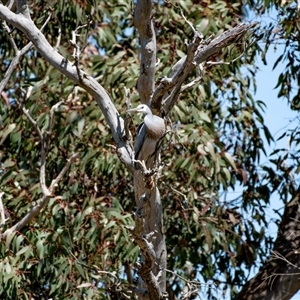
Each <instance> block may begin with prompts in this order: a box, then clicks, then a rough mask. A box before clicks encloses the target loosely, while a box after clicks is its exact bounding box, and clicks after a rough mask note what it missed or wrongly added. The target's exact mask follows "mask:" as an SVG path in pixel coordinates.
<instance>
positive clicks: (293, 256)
mask: <svg viewBox="0 0 300 300" xmlns="http://www.w3.org/2000/svg"><path fill="white" fill-rule="evenodd" d="M299 247H300V211H299V196H298V195H296V197H295V198H294V199H293V200H292V201H291V202H290V203H289V204H287V205H286V207H285V211H284V215H283V218H282V222H281V224H280V227H279V233H278V237H277V240H276V242H275V246H274V251H273V252H272V253H271V255H270V258H269V260H268V261H267V262H266V263H265V264H264V266H263V268H262V269H261V270H260V272H259V273H258V274H257V275H256V276H255V277H254V278H253V279H251V280H250V281H248V282H247V283H246V285H245V286H244V288H243V289H242V290H241V292H240V293H239V294H238V295H237V296H236V297H235V298H234V300H288V299H291V298H292V297H293V296H294V295H295V294H296V293H297V291H298V290H299V289H300V279H299V278H300V255H299V254H300V249H299Z"/></svg>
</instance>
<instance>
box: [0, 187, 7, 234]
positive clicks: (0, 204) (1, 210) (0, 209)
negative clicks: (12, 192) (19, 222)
mask: <svg viewBox="0 0 300 300" xmlns="http://www.w3.org/2000/svg"><path fill="white" fill-rule="evenodd" d="M3 195H4V193H3V192H1V193H0V216H1V222H0V233H2V231H3V227H4V225H5V223H6V220H7V219H6V218H5V210H4V206H3V202H2V197H3Z"/></svg>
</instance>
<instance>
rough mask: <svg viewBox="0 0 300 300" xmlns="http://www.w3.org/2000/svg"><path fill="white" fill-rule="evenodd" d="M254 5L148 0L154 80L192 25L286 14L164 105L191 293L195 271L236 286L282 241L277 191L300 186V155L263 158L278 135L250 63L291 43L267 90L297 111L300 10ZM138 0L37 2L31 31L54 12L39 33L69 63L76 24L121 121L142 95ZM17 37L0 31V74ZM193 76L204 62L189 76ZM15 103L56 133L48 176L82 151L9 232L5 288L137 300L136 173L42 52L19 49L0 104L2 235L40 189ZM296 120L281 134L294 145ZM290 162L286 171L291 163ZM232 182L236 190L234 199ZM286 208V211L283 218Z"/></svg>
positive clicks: (170, 177) (181, 257) (35, 146)
mask: <svg viewBox="0 0 300 300" xmlns="http://www.w3.org/2000/svg"><path fill="white" fill-rule="evenodd" d="M246 2H247V3H241V2H239V1H223V0H216V1H215V0H213V1H195V0H194V1H190V0H189V1H177V2H175V1H174V2H171V1H155V2H154V3H153V20H154V25H155V30H156V35H157V47H158V51H157V57H158V62H157V72H156V74H157V78H156V79H157V82H158V81H159V80H160V78H161V77H162V76H165V75H168V74H169V73H170V71H171V68H172V66H173V65H174V64H175V63H176V61H178V60H179V59H180V58H181V57H182V56H183V55H184V54H185V53H186V41H189V40H191V39H192V38H193V30H192V28H191V26H189V25H188V23H187V21H186V20H188V21H189V22H191V23H192V24H193V26H194V27H195V28H196V30H198V31H199V32H201V33H202V34H203V35H204V37H205V38H208V37H210V36H212V37H213V36H217V35H220V34H221V33H223V32H224V31H225V30H227V29H230V28H232V27H234V26H236V25H237V24H238V23H239V22H241V21H245V20H247V15H248V14H249V13H250V12H251V13H252V14H253V13H256V14H259V15H261V14H263V13H264V10H268V9H271V8H275V9H276V11H277V12H278V20H277V22H274V23H272V24H267V25H266V28H263V25H258V26H257V27H256V29H254V30H253V32H252V33H251V34H249V36H247V38H246V39H244V40H241V41H239V43H238V45H237V46H236V45H235V46H232V47H231V46H230V47H228V48H227V49H225V50H224V51H222V52H221V53H218V54H217V55H215V56H214V57H212V58H210V61H209V64H208V65H206V67H205V70H204V72H205V73H204V76H203V78H202V80H201V81H200V82H199V83H197V84H195V85H194V86H192V87H191V88H187V89H186V90H184V91H183V92H182V93H181V95H180V99H179V101H178V102H177V103H176V105H175V107H174V109H173V110H172V112H171V114H170V116H169V120H168V134H167V136H166V138H165V140H164V143H163V145H162V152H161V156H162V163H163V165H164V169H163V176H162V178H161V179H160V181H159V188H160V192H161V197H162V201H163V209H164V229H165V237H166V244H167V252H168V267H167V268H168V271H167V289H168V293H169V299H175V297H178V296H180V295H181V294H182V291H184V287H185V286H186V285H187V282H186V281H184V280H182V278H185V279H186V280H190V281H199V282H200V283H201V285H199V286H197V290H198V291H199V293H200V294H201V293H202V294H201V295H202V296H203V293H204V294H205V298H207V299H221V298H222V297H223V295H227V296H228V295H229V294H230V295H231V296H233V295H235V294H237V293H238V291H240V288H241V286H242V285H243V284H244V283H245V282H246V281H247V280H248V279H249V276H250V275H251V274H252V273H251V272H253V271H254V270H257V268H255V267H258V266H260V265H261V264H263V263H264V262H265V261H266V259H267V258H268V256H269V253H270V250H271V249H272V248H273V243H274V241H273V239H272V237H270V236H269V235H268V233H267V228H268V226H269V222H270V220H269V219H268V218H267V215H266V214H265V209H266V208H268V207H269V206H270V204H271V203H270V200H271V196H272V195H273V194H274V193H276V194H278V195H279V197H280V199H281V200H282V201H283V203H284V204H286V203H287V202H288V201H289V200H290V199H291V198H292V197H294V196H295V194H296V193H297V191H298V183H297V182H295V181H292V179H291V177H290V175H291V173H296V174H297V173H298V172H299V166H298V165H299V163H298V161H299V155H298V153H297V152H289V153H287V152H283V151H281V149H276V150H275V151H274V153H273V155H272V156H271V163H273V164H270V166H268V167H266V166H261V165H260V157H261V155H262V154H266V150H265V147H266V143H268V144H271V143H272V142H273V137H272V135H271V134H270V132H269V130H268V128H267V127H266V125H265V122H264V117H263V116H264V114H265V112H267V110H266V106H265V104H264V101H263V100H264V99H262V100H258V99H256V97H255V91H256V82H255V74H256V72H257V70H258V65H259V64H261V61H262V60H261V58H263V59H265V57H266V53H267V51H268V50H269V49H270V47H272V45H273V44H274V42H276V41H277V40H279V39H280V40H281V41H283V42H284V43H286V48H285V52H284V53H281V54H278V61H277V62H276V64H275V66H274V67H276V65H277V64H278V63H279V62H280V61H284V62H285V63H286V71H285V72H284V73H282V74H281V75H280V77H279V78H278V82H277V83H276V82H274V87H275V86H276V87H277V88H278V90H279V96H280V97H281V96H282V97H286V98H287V99H288V103H289V104H291V107H292V108H293V109H299V103H298V102H299V101H298V100H299V99H298V98H299V89H298V88H297V90H296V92H295V93H294V90H293V87H294V86H295V84H296V85H299V76H298V75H299V71H298V69H299V59H298V56H299V55H298V54H299V53H298V51H299V27H298V25H297V24H296V22H297V18H298V17H297V16H299V13H298V12H297V10H296V8H295V7H294V4H293V3H292V2H291V1H290V2H291V3H290V2H289V1H287V2H286V4H285V5H284V6H280V3H277V1H246ZM134 4H135V3H134V2H133V3H132V2H131V1H129V0H122V1H120V0H119V1H84V0H83V1H80V0H78V1H76V2H75V1H56V0H53V1H30V2H29V5H30V10H31V18H32V19H33V21H34V22H35V24H36V25H37V26H38V27H42V25H43V24H44V23H45V22H46V19H47V17H48V14H50V15H51V19H50V21H49V22H48V23H47V24H46V26H45V28H44V29H43V33H44V35H45V37H46V38H47V40H48V41H49V42H50V43H51V45H53V46H54V47H56V49H57V50H58V52H59V53H60V54H62V55H63V56H64V57H65V59H67V60H69V61H74V57H73V53H74V52H73V51H74V47H73V46H72V44H71V43H70V40H72V38H73V36H72V32H73V34H74V31H75V30H76V29H77V30H76V38H77V43H78V45H80V47H81V49H82V50H83V51H82V52H81V55H80V59H79V64H80V67H82V68H83V69H84V71H85V72H86V73H87V74H89V75H92V76H93V77H94V78H96V80H97V81H98V82H99V83H101V85H102V86H103V87H104V88H105V89H106V90H107V92H108V93H109V95H110V96H111V98H112V99H113V101H114V104H115V105H116V107H117V109H118V110H119V111H120V112H121V114H123V115H124V116H125V110H126V104H125V98H126V96H125V88H127V89H129V90H130V100H131V104H132V106H136V105H137V104H138V103H139V97H138V93H137V92H136V89H135V87H136V84H137V78H138V76H139V72H140V64H139V37H138V32H137V30H136V29H135V27H134V26H133V22H132V9H133V6H134ZM245 4H247V5H245ZM257 7H259V9H258V8H257ZM184 18H185V19H186V20H185V19H184ZM83 25H84V26H83ZM276 28H277V29H278V30H277V32H276V33H274V30H275V29H276ZM11 29H12V28H11ZM9 34H10V35H11V36H12V37H13V38H14V39H15V41H16V42H17V46H18V47H19V48H20V49H21V48H22V47H24V46H25V45H26V44H27V43H28V40H27V38H26V36H25V35H24V34H22V33H21V32H20V31H18V30H14V31H12V32H10V33H7V32H6V31H5V27H4V26H2V27H0V37H1V41H2V42H1V46H0V60H1V66H2V67H1V69H2V72H1V73H0V80H1V81H2V80H3V79H4V74H5V72H6V71H7V69H8V67H9V65H10V63H11V61H12V59H13V58H14V56H15V53H14V50H13V48H12V47H11V44H10V42H9V38H8V35H9ZM262 45H263V46H262ZM198 72H200V71H199V70H198V69H197V68H196V69H195V70H194V71H193V72H192V73H191V74H190V76H189V78H188V82H191V81H193V80H195V79H196V78H197V77H198V75H199V73H198ZM188 82H186V84H187V83H188ZM276 84H277V85H276ZM24 99H26V100H24ZM22 105H23V106H24V107H25V109H27V110H28V111H29V113H30V115H31V116H32V118H33V119H34V120H35V121H36V122H37V125H38V126H39V128H41V129H42V131H43V132H44V133H46V134H47V141H48V142H47V145H46V149H47V153H48V154H47V161H46V183H47V184H50V183H51V181H52V180H53V178H55V177H56V176H57V175H58V174H59V172H60V171H61V170H62V169H63V167H64V166H65V163H66V161H67V160H68V158H69V157H70V156H71V155H72V153H75V152H76V153H79V157H78V158H77V159H76V161H75V162H74V163H73V164H72V165H71V167H70V168H69V170H68V171H67V174H66V175H65V176H64V178H63V179H62V181H61V182H60V184H59V186H58V187H57V190H56V193H55V195H53V197H52V198H51V199H50V201H49V203H48V204H47V205H46V207H45V208H44V209H43V210H42V212H41V213H40V214H38V216H37V217H35V218H34V219H33V220H32V221H31V222H30V223H29V224H27V226H26V227H25V228H23V229H22V230H21V231H18V232H13V233H12V234H10V235H7V236H6V238H5V240H3V241H2V242H1V244H0V298H1V299H33V298H34V299H50V298H52V299H125V298H126V297H128V299H129V298H130V297H131V289H132V286H133V284H134V282H135V279H136V278H137V276H138V275H137V271H136V270H137V268H136V263H137V262H138V261H139V255H140V252H139V249H138V247H137V246H136V245H135V244H134V243H133V241H132V237H131V235H130V230H128V228H129V227H130V226H133V224H134V221H133V210H134V207H135V203H134V200H133V194H134V191H133V185H132V177H131V174H130V173H129V171H128V170H127V169H126V167H125V166H124V165H123V164H122V163H121V161H120V160H119V158H118V156H117V154H116V151H115V144H114V141H113V139H112V136H111V133H110V130H109V128H108V126H107V124H106V122H105V119H104V117H103V115H102V114H101V112H100V110H99V108H98V107H97V105H96V103H95V101H94V99H93V98H92V97H91V96H90V95H88V94H87V93H86V92H85V91H84V90H83V89H82V88H80V87H79V86H77V85H74V83H73V82H72V81H71V80H69V79H67V78H66V77H64V76H63V75H62V74H61V73H60V72H59V71H58V70H56V69H55V68H54V67H52V66H50V65H49V64H48V63H47V62H45V60H44V59H43V58H42V57H41V56H40V55H39V54H38V52H37V51H36V49H35V48H34V47H31V49H30V50H29V51H28V52H27V53H26V54H25V55H24V56H23V57H22V59H21V61H20V63H19V64H18V66H17V67H16V69H15V70H14V72H13V75H12V77H11V78H10V79H9V81H8V83H7V84H6V86H5V89H4V91H3V93H2V100H1V102H0V113H1V127H0V146H1V148H0V190H1V193H3V195H2V198H1V199H2V202H3V206H4V211H5V218H6V221H5V223H2V231H4V230H5V229H7V228H9V227H10V226H12V225H13V224H15V223H16V222H18V221H19V220H20V219H21V218H22V217H23V216H24V215H25V214H26V213H27V212H28V211H29V209H30V208H31V207H32V206H33V205H34V204H35V203H37V201H38V200H39V199H40V198H41V195H42V192H41V188H40V179H39V171H40V167H41V158H40V150H41V147H40V139H39V136H38V132H37V130H36V128H35V127H34V126H33V124H32V122H30V120H29V119H28V117H26V115H24V112H23V111H22V109H21V107H22ZM139 121H140V119H139V118H138V117H134V120H133V122H131V125H130V129H131V132H132V133H133V134H135V131H136V129H135V125H136V124H137V123H138V122H139ZM298 129H299V128H298V127H297V128H296V129H295V130H294V131H292V132H290V133H289V132H287V133H285V135H289V136H290V138H291V143H292V145H295V146H297V145H298V144H299V134H298V133H299V130H298ZM282 138H283V137H282ZM287 158H289V161H290V162H292V163H291V165H290V166H289V165H284V164H283V162H284V161H286V159H287ZM236 189H237V190H241V189H242V193H241V194H239V195H237V196H236V197H235V199H232V196H231V192H234V191H235V190H236ZM278 218H279V222H280V218H281V215H280V214H279V216H278ZM177 275H179V276H177Z"/></svg>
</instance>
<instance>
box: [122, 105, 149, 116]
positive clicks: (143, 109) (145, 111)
mask: <svg viewBox="0 0 300 300" xmlns="http://www.w3.org/2000/svg"><path fill="white" fill-rule="evenodd" d="M127 112H137V113H143V114H145V115H146V114H151V110H150V108H149V107H148V106H147V105H146V104H140V105H138V106H137V107H136V108H132V109H128V110H127Z"/></svg>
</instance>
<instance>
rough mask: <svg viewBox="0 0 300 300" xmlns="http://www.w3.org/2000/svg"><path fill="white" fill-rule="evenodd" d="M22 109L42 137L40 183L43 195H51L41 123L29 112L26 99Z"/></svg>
mask: <svg viewBox="0 0 300 300" xmlns="http://www.w3.org/2000/svg"><path fill="white" fill-rule="evenodd" d="M25 98H26V96H25ZM24 100H25V99H24ZM21 109H22V111H23V113H24V115H25V116H26V117H27V119H28V120H29V121H30V123H31V124H32V125H33V127H34V128H35V130H36V131H37V133H38V136H39V138H40V142H41V166H40V184H41V189H42V192H43V195H44V196H51V192H50V191H49V189H48V188H47V185H46V139H45V137H44V135H43V133H42V131H41V129H40V127H39V125H38V124H37V122H36V121H35V120H34V119H33V117H32V116H31V114H30V113H29V110H28V109H26V107H25V105H24V101H22V102H21Z"/></svg>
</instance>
